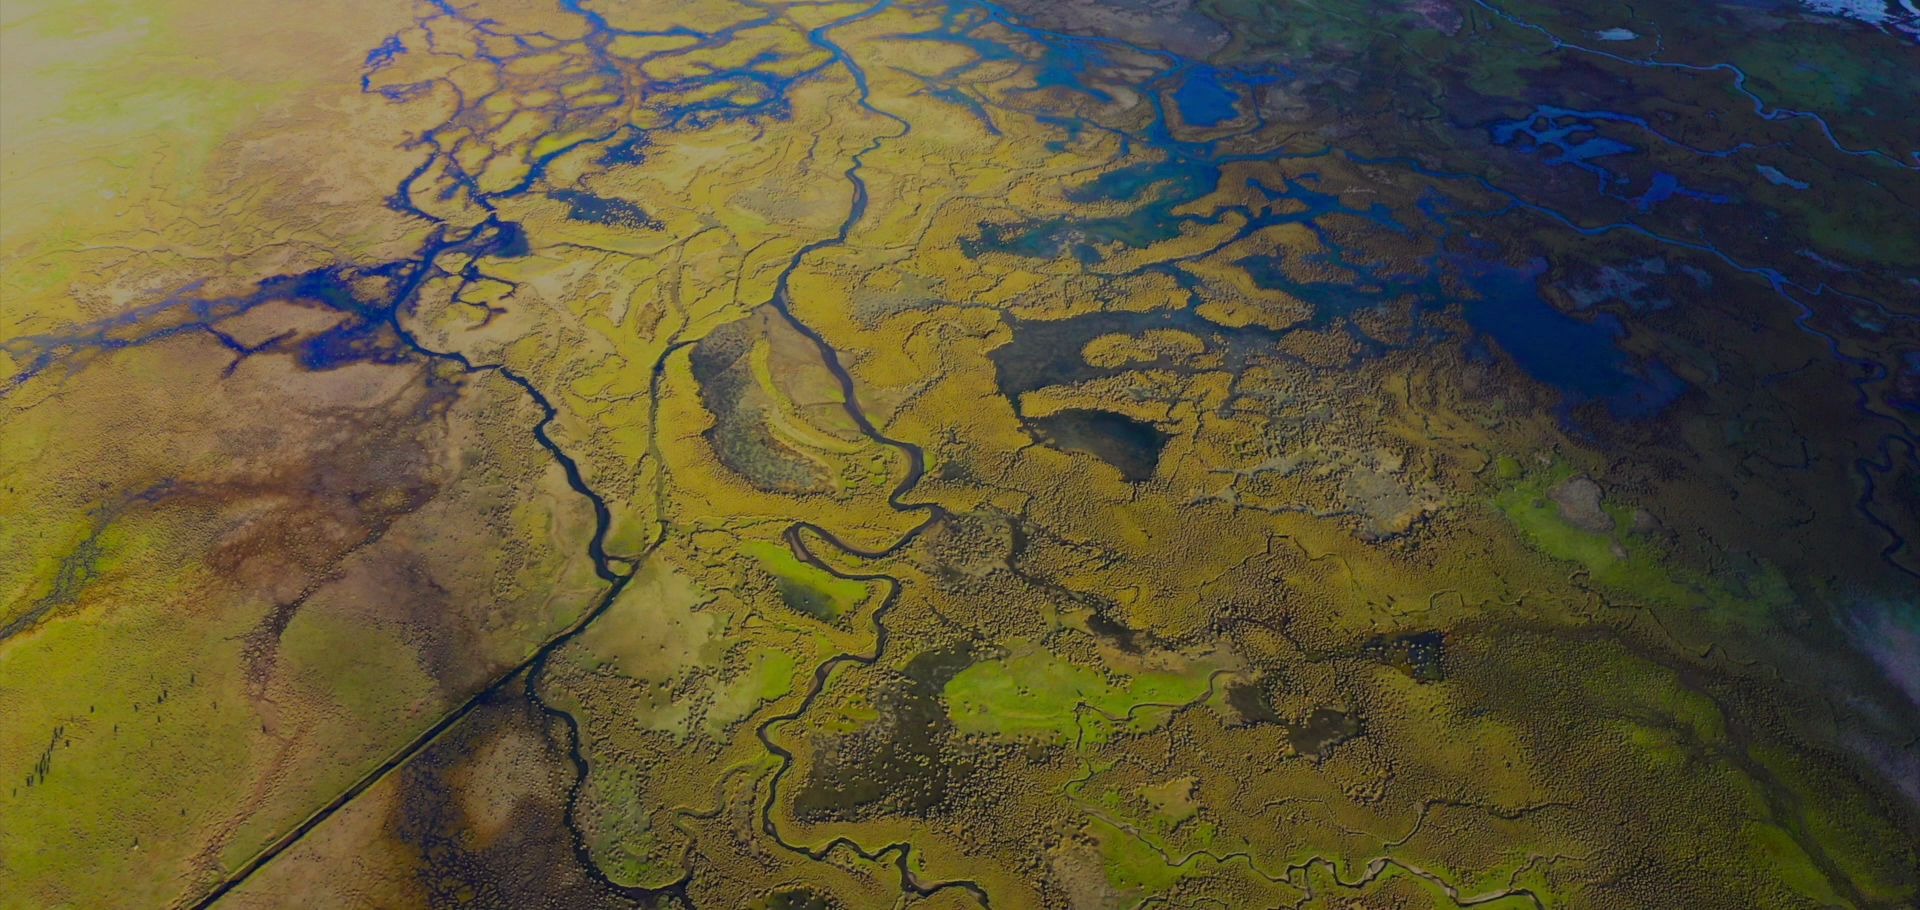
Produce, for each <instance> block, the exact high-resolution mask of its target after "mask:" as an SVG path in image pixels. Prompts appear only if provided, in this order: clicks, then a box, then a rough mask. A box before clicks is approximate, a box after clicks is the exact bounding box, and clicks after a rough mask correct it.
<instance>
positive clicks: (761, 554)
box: [740, 541, 868, 622]
mask: <svg viewBox="0 0 1920 910" xmlns="http://www.w3.org/2000/svg"><path fill="white" fill-rule="evenodd" d="M740 549H741V552H744V553H746V554H747V555H748V556H751V557H753V558H754V559H756V560H758V561H759V563H760V566H761V568H762V569H763V570H764V571H766V572H768V573H769V574H771V575H772V576H773V579H774V587H775V589H776V590H778V591H779V592H780V599H781V600H782V601H783V602H785V603H786V605H787V606H788V607H791V608H793V609H794V610H796V611H798V612H800V613H803V614H806V615H807V616H811V617H813V618H815V619H819V620H824V621H826V622H834V621H836V620H838V619H840V618H841V617H842V616H845V615H847V614H848V613H851V612H853V611H854V610H857V609H859V607H860V603H861V602H862V601H864V600H866V598H867V592H868V587H867V585H866V583H864V582H860V581H855V580H852V579H847V578H840V577H838V576H836V575H834V574H832V573H830V572H827V571H825V570H822V569H819V568H817V567H815V566H811V565H808V564H806V563H804V562H801V561H800V559H799V558H798V557H796V556H794V555H793V551H792V550H791V549H789V548H787V547H783V546H780V545H778V544H774V543H768V542H765V541H748V542H747V543H744V544H742V545H741V546H740Z"/></svg>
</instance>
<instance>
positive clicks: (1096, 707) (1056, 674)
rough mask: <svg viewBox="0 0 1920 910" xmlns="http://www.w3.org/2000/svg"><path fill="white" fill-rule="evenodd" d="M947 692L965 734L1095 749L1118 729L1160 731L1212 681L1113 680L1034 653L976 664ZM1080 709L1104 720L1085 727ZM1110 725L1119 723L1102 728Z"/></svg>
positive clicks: (1150, 676)
mask: <svg viewBox="0 0 1920 910" xmlns="http://www.w3.org/2000/svg"><path fill="white" fill-rule="evenodd" d="M945 691H946V697H947V710H948V713H950V714H951V715H952V716H953V721H954V724H955V726H957V727H958V728H959V729H961V730H964V731H967V732H972V733H989V734H994V735H998V736H1012V737H1032V738H1039V739H1047V740H1053V741H1056V742H1068V741H1072V740H1073V739H1075V738H1077V737H1080V736H1082V735H1084V737H1085V738H1086V739H1087V740H1088V741H1090V742H1102V741H1104V740H1106V739H1107V738H1108V737H1109V736H1110V735H1111V731H1112V730H1113V728H1114V727H1115V726H1118V727H1121V728H1123V729H1130V730H1148V729H1152V728H1154V727H1157V726H1159V725H1160V724H1161V723H1163V722H1165V720H1166V718H1167V716H1168V714H1169V713H1170V711H1171V706H1175V705H1182V704H1186V703H1189V702H1192V701H1193V700H1195V699H1197V698H1200V697H1201V696H1203V695H1205V694H1206V691H1207V674H1206V673H1205V672H1197V673H1193V674H1190V675H1181V674H1175V673H1143V674H1140V675H1138V676H1133V677H1122V678H1119V679H1115V678H1113V677H1110V676H1108V675H1107V674H1106V673H1103V672H1101V671H1099V670H1096V669H1093V668H1091V667H1085V666H1081V665H1079V664H1074V663H1069V662H1067V661H1065V660H1062V659H1061V658H1060V657H1058V656H1057V655H1054V654H1052V653H1051V652H1048V651H1045V650H1034V651H1031V652H1028V653H1025V654H1020V655H1016V656H1013V657H1006V658H1001V659H998V660H989V661H983V662H981V663H977V664H974V665H973V666H971V667H968V668H967V669H965V670H962V671H961V672H960V673H959V675H957V676H955V677H954V678H953V680H952V681H950V682H948V683H947V686H946V690H945ZM1082 705H1084V706H1086V707H1087V708H1089V709H1091V710H1092V711H1094V712H1097V714H1099V715H1104V717H1103V718H1090V719H1089V720H1090V721H1091V722H1089V723H1086V724H1082V722H1081V712H1080V708H1081V706H1082ZM1160 706H1166V707H1160ZM1105 718H1115V719H1117V720H1118V723H1117V724H1115V723H1106V722H1102V721H1104V719H1105Z"/></svg>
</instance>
